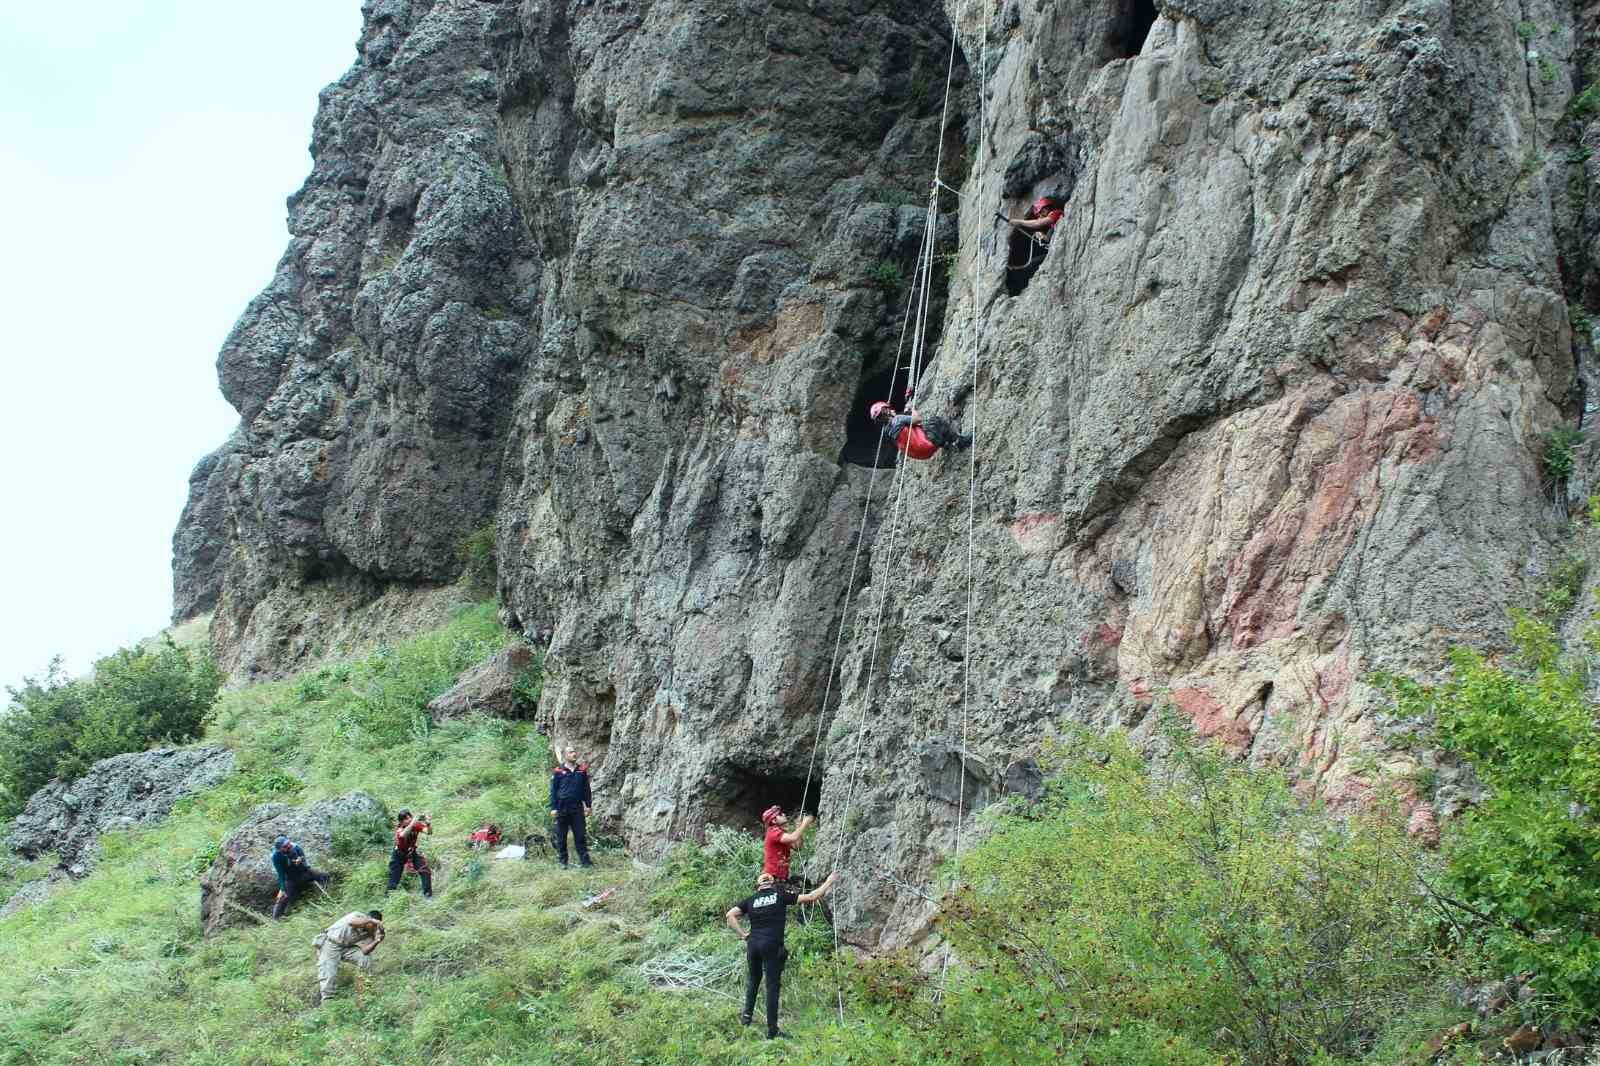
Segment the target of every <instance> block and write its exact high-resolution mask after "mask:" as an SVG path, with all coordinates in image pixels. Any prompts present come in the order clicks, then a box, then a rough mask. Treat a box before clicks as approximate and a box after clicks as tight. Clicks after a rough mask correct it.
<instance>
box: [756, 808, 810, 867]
mask: <svg viewBox="0 0 1600 1066" xmlns="http://www.w3.org/2000/svg"><path fill="white" fill-rule="evenodd" d="M816 821H817V820H816V819H815V818H813V817H811V815H809V814H805V815H801V817H800V824H799V825H797V826H795V827H794V829H793V831H790V830H789V816H788V815H786V814H784V813H783V808H782V807H778V806H772V807H768V808H767V809H766V810H764V811H762V812H761V824H762V825H764V826H766V834H765V839H764V841H763V854H762V860H761V872H762V873H764V874H771V875H772V876H773V879H774V880H776V881H778V882H780V883H782V884H785V885H786V884H788V883H789V856H790V855H792V854H793V853H794V849H795V848H796V847H798V846H799V844H800V838H801V837H803V836H805V835H806V830H807V829H810V828H811V827H812V825H814V824H815V823H816Z"/></svg>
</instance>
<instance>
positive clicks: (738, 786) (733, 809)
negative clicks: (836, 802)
mask: <svg viewBox="0 0 1600 1066" xmlns="http://www.w3.org/2000/svg"><path fill="white" fill-rule="evenodd" d="M821 800H822V775H821V774H820V773H814V774H812V775H811V785H810V787H809V788H807V787H806V775H805V773H803V772H800V773H796V772H794V771H793V770H791V769H788V768H779V769H774V770H769V771H763V770H762V769H761V768H759V767H756V766H747V765H744V764H741V763H724V764H723V765H722V767H721V768H720V769H719V770H718V771H716V773H715V774H714V775H713V776H712V778H711V779H710V780H709V781H707V783H706V799H705V812H706V822H707V824H710V825H727V826H732V827H733V828H735V829H741V830H750V831H751V832H758V831H759V830H760V829H761V812H762V811H764V810H766V809H767V808H768V807H771V806H772V805H773V804H777V805H778V806H779V807H782V808H783V809H784V810H785V811H786V812H787V813H788V814H789V816H790V818H791V819H793V818H796V817H797V816H798V812H800V811H802V810H803V811H806V812H808V813H810V814H816V813H817V810H818V807H819V806H820V803H821Z"/></svg>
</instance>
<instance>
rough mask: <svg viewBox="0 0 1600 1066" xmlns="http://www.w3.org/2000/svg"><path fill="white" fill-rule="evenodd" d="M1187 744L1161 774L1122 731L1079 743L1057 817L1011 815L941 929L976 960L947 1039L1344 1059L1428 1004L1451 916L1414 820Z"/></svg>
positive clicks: (953, 986)
mask: <svg viewBox="0 0 1600 1066" xmlns="http://www.w3.org/2000/svg"><path fill="white" fill-rule="evenodd" d="M1169 737H1170V738H1171V739H1170V743H1171V744H1172V748H1173V750H1172V755H1171V758H1170V760H1169V763H1168V766H1167V767H1166V769H1165V770H1163V771H1162V772H1160V773H1155V772H1152V770H1151V768H1150V767H1149V765H1148V764H1147V763H1146V762H1145V760H1144V759H1143V758H1142V757H1141V756H1140V755H1139V754H1138V753H1137V752H1136V751H1134V750H1133V748H1132V747H1131V746H1130V745H1129V744H1128V743H1127V742H1126V740H1125V739H1123V738H1121V737H1118V736H1110V737H1097V736H1092V735H1090V734H1088V733H1083V734H1077V735H1073V736H1071V737H1070V738H1069V740H1068V742H1067V744H1066V746H1064V747H1063V748H1061V749H1060V750H1059V751H1058V752H1056V753H1055V755H1054V756H1053V757H1052V759H1051V769H1052V771H1053V772H1054V774H1055V775H1056V776H1055V777H1054V778H1053V779H1052V782H1051V785H1050V788H1049V790H1048V792H1047V796H1046V799H1045V800H1044V801H1043V808H1044V809H1043V811H1042V812H1040V813H1036V815H1035V816H1034V817H1032V818H1031V819H1017V818H1013V817H1009V816H1005V815H1001V816H999V817H998V818H995V819H994V821H995V823H996V828H997V830H998V832H997V833H996V834H995V835H993V836H991V837H990V838H989V839H988V840H986V841H985V842H984V843H982V844H980V845H979V846H978V847H976V848H975V849H973V851H972V853H971V854H970V857H968V858H967V859H966V860H965V862H964V864H963V866H962V876H963V878H964V879H965V881H966V883H965V884H963V885H960V886H958V887H957V888H956V889H955V890H954V891H953V892H952V893H951V894H950V895H948V896H947V897H946V898H945V900H944V901H943V903H942V905H941V907H940V911H939V914H938V916H937V917H936V919H935V920H936V923H937V924H938V926H939V928H940V929H941V930H942V932H943V933H944V935H945V936H946V937H947V938H948V939H949V941H950V942H951V943H952V945H953V946H954V948H955V950H956V952H957V954H958V956H959V957H960V959H961V960H962V962H963V963H964V964H965V966H964V967H962V968H961V969H959V970H952V974H951V979H950V983H949V986H948V988H947V989H946V992H945V1007H944V1009H943V1011H942V1012H940V1013H939V1014H938V1015H937V1016H935V1017H934V1018H933V1020H932V1023H931V1024H933V1025H934V1027H935V1028H936V1029H937V1030H938V1031H937V1032H936V1033H935V1034H933V1035H931V1036H930V1038H929V1039H930V1043H934V1044H938V1043H942V1042H944V1041H954V1040H957V1039H962V1040H964V1041H965V1050H966V1051H969V1052H971V1053H973V1054H974V1055H975V1056H976V1058H977V1059H978V1060H981V1061H1002V1060H1004V1061H1045V1060H1046V1059H1047V1058H1048V1057H1050V1056H1066V1055H1070V1054H1071V1053H1073V1052H1075V1051H1076V1052H1082V1053H1083V1054H1084V1055H1085V1061H1088V1060H1089V1059H1092V1060H1093V1061H1118V1062H1151V1063H1155V1062H1183V1061H1215V1060H1216V1059H1217V1057H1218V1055H1219V1054H1220V1055H1223V1056H1226V1057H1230V1058H1234V1057H1236V1060H1238V1061H1243V1062H1249V1063H1261V1064H1268V1063H1271V1064H1280V1063H1303V1062H1313V1061H1315V1062H1332V1061H1338V1060H1340V1059H1346V1058H1350V1057H1356V1056H1359V1055H1361V1054H1363V1053H1364V1052H1365V1051H1366V1050H1367V1049H1369V1048H1370V1047H1371V1046H1372V1045H1373V1044H1374V1043H1375V1042H1376V1040H1377V1039H1378V1037H1379V1036H1380V1035H1381V1034H1380V1027H1381V1026H1382V1025H1383V1024H1384V1023H1385V1022H1386V1021H1389V1020H1392V1019H1394V1018H1395V1017H1396V1016H1400V1015H1405V1014H1407V1013H1409V1012H1410V1011H1411V1010H1412V1009H1413V1007H1414V1006H1415V1005H1416V1004H1418V1002H1419V1001H1420V1000H1421V999H1422V998H1425V997H1426V996H1427V995H1428V993H1429V990H1430V989H1431V988H1432V987H1433V982H1432V980H1431V978H1432V973H1431V965H1432V964H1431V963H1430V959H1429V948H1430V943H1429V941H1430V936H1431V934H1432V929H1433V924H1432V922H1431V921H1430V918H1429V915H1428V910H1427V908H1426V907H1423V906H1420V905H1419V904H1420V903H1421V902H1422V899H1421V898H1420V896H1419V890H1418V884H1419V882H1418V880H1417V871H1418V867H1419V864H1420V863H1421V861H1422V859H1421V856H1420V855H1419V854H1418V852H1417V851H1416V849H1415V848H1414V847H1413V845H1411V844H1410V842H1409V841H1408V840H1407V838H1406V835H1405V833H1404V831H1403V828H1402V827H1401V826H1400V825H1399V824H1398V822H1399V819H1397V818H1391V817H1385V816H1383V814H1382V813H1381V812H1380V814H1378V815H1374V816H1371V817H1365V816H1358V817H1352V818H1351V819H1349V820H1348V821H1346V822H1342V823H1341V822H1338V821H1335V820H1333V819H1331V818H1329V817H1328V816H1327V815H1326V814H1325V813H1324V812H1322V811H1319V810H1318V809H1316V808H1315V807H1314V806H1308V805H1306V804H1304V803H1302V802H1301V801H1300V800H1299V799H1298V798H1297V797H1296V796H1295V794H1294V792H1293V790H1292V788H1291V786H1290V783H1289V781H1288V780H1286V779H1285V778H1284V777H1283V776H1281V775H1279V774H1275V773H1255V772H1251V771H1249V770H1247V769H1245V768H1244V767H1242V766H1240V765H1238V764H1237V763H1235V762H1233V761H1231V760H1229V759H1228V758H1226V757H1225V756H1224V755H1222V754H1220V753H1218V752H1217V751H1215V750H1212V749H1208V748H1202V747H1199V746H1198V745H1197V744H1196V743H1195V742H1194V741H1193V740H1191V739H1189V738H1187V737H1186V736H1183V735H1181V734H1180V733H1178V732H1176V731H1175V730H1169ZM900 981H901V983H902V985H904V986H909V985H914V984H915V977H914V976H913V975H909V974H903V975H902V976H901V977H900ZM891 984H892V982H891ZM881 985H882V981H881V975H880V986H881ZM911 999H912V1001H913V1002H917V1003H920V1002H924V1001H925V997H924V996H923V995H922V994H921V993H915V994H913V995H912V997H911ZM924 1024H929V1023H928V1022H926V1021H925V1022H924ZM1112 1043H1115V1049H1113V1047H1112ZM1208 1049H1209V1053H1207V1052H1208Z"/></svg>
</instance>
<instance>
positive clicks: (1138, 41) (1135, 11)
mask: <svg viewBox="0 0 1600 1066" xmlns="http://www.w3.org/2000/svg"><path fill="white" fill-rule="evenodd" d="M1158 14H1159V12H1157V11H1156V4H1155V0H1123V3H1122V10H1121V11H1120V12H1119V13H1118V14H1117V16H1116V18H1114V19H1113V20H1112V22H1111V30H1110V32H1109V33H1108V34H1107V35H1106V43H1105V48H1104V49H1103V55H1104V57H1105V59H1104V61H1105V62H1107V63H1109V62H1111V61H1112V60H1113V59H1132V58H1133V57H1134V56H1136V55H1138V54H1139V53H1140V52H1142V51H1144V42H1145V38H1146V37H1149V36H1150V28H1151V27H1152V26H1154V25H1155V24H1156V16H1157V15H1158Z"/></svg>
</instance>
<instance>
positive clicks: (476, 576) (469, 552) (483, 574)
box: [461, 522, 499, 593]
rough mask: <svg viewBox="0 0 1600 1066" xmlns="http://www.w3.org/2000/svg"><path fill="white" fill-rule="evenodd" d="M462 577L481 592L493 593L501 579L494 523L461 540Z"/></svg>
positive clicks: (474, 531)
mask: <svg viewBox="0 0 1600 1066" xmlns="http://www.w3.org/2000/svg"><path fill="white" fill-rule="evenodd" d="M461 559H462V562H463V564H464V568H463V570H462V577H463V578H465V579H466V582H467V584H468V585H470V586H471V587H472V588H474V589H476V590H478V591H479V592H484V593H492V592H494V590H495V583H496V582H497V581H498V580H499V564H498V562H497V560H496V558H495V542H494V523H493V522H490V523H488V524H487V525H485V526H482V527H480V528H478V529H475V530H473V531H472V532H471V533H469V534H467V536H466V537H465V538H464V539H463V540H462V541H461Z"/></svg>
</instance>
